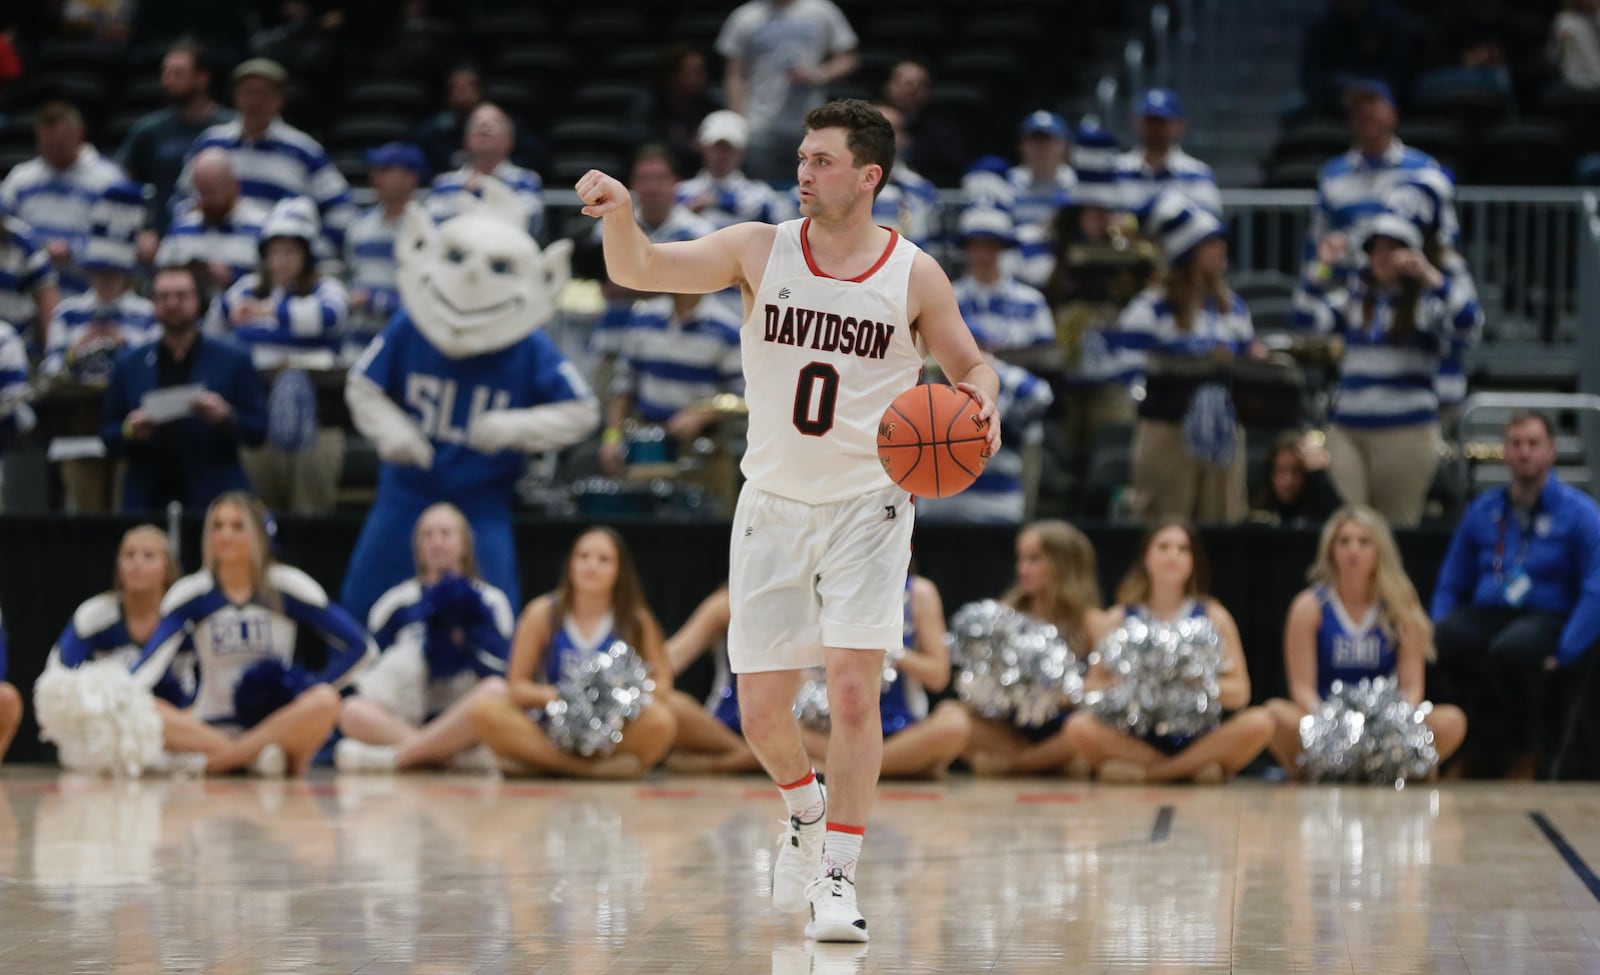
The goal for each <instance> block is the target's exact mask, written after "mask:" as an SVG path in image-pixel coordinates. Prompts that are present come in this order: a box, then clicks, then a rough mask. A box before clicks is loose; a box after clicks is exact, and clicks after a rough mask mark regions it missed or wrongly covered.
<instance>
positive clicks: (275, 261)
mask: <svg viewBox="0 0 1600 975" xmlns="http://www.w3.org/2000/svg"><path fill="white" fill-rule="evenodd" d="M262 260H263V261H264V262H265V263H266V265H267V276H268V277H269V278H271V279H272V283H273V285H275V286H277V287H280V288H283V287H288V286H289V285H290V284H291V283H293V282H294V280H295V279H296V278H298V277H299V276H300V275H301V274H302V273H303V272H304V271H305V269H306V249H305V245H304V244H302V243H301V242H300V241H298V240H294V239H291V238H289V237H274V238H272V239H271V240H269V241H267V252H266V254H265V255H264V256H263V258H262Z"/></svg>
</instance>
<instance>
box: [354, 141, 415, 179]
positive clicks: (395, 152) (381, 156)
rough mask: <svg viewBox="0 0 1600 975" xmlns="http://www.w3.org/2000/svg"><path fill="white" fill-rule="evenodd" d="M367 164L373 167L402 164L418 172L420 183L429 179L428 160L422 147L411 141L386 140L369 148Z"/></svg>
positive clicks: (401, 165)
mask: <svg viewBox="0 0 1600 975" xmlns="http://www.w3.org/2000/svg"><path fill="white" fill-rule="evenodd" d="M367 165H368V166H369V167H371V168H372V169H378V168H380V167H383V166H400V167H403V168H405V169H409V170H411V171H412V172H413V173H416V174H417V182H419V183H420V182H426V181H427V179H428V160H427V159H426V158H425V157H424V156H423V155H422V150H421V149H419V148H417V147H416V146H414V145H412V144H411V143H409V142H385V143H384V144H383V145H381V146H379V147H378V148H376V149H368V150H367Z"/></svg>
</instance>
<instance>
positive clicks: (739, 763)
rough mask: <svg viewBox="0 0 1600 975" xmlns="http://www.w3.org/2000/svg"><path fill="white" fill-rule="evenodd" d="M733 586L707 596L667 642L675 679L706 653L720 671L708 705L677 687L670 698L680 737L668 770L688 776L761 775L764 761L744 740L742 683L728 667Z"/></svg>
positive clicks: (669, 758) (674, 746)
mask: <svg viewBox="0 0 1600 975" xmlns="http://www.w3.org/2000/svg"><path fill="white" fill-rule="evenodd" d="M729 618H730V610H729V608H728V587H727V585H726V584H723V585H722V586H720V587H718V588H717V591H716V592H714V593H712V594H711V595H709V596H707V597H706V598H705V601H704V602H702V603H701V604H700V605H699V606H698V607H696V609H695V611H694V613H693V614H692V615H691V616H690V617H689V621H688V622H687V623H684V624H683V627H682V628H681V629H679V630H678V632H676V633H674V634H672V637H671V639H669V640H667V644H666V653H667V662H668V664H669V665H671V667H672V676H673V678H674V679H676V678H678V677H680V676H682V675H683V672H684V671H686V670H688V669H689V666H690V665H691V664H693V663H694V662H695V661H696V660H698V659H699V658H700V655H701V654H703V653H705V652H706V651H707V650H711V652H712V653H713V655H714V656H713V660H714V663H715V667H716V672H715V676H714V677H713V678H712V681H711V692H710V693H709V694H707V695H706V699H705V701H704V702H701V701H697V700H695V699H694V698H693V697H691V696H690V695H689V694H686V693H684V692H683V691H680V690H677V689H674V690H673V691H672V692H671V693H669V694H667V695H666V696H665V699H666V702H667V706H668V707H670V708H671V709H672V714H673V716H674V717H676V718H677V719H678V734H677V737H676V738H675V739H674V740H673V742H672V752H671V753H670V754H669V755H668V756H667V760H666V765H667V768H669V769H671V770H672V771H674V772H680V773H683V774H687V775H707V774H717V775H736V774H739V773H742V772H759V771H761V761H760V759H758V758H756V753H755V752H753V751H751V750H750V744H749V742H747V741H745V740H744V732H743V730H742V729H741V727H740V724H739V685H738V682H736V681H735V680H734V679H733V670H732V669H731V668H730V667H729V665H728V643H727V636H728V620H729Z"/></svg>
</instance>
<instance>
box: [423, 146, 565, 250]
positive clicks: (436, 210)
mask: <svg viewBox="0 0 1600 975" xmlns="http://www.w3.org/2000/svg"><path fill="white" fill-rule="evenodd" d="M475 174H476V170H474V169H473V168H472V167H471V166H462V167H461V168H460V169H458V170H456V171H455V172H452V173H441V174H440V175H439V176H437V177H435V178H434V181H433V188H432V189H431V190H429V191H428V197H427V200H426V201H425V203H424V205H425V206H426V207H427V208H428V213H429V214H430V215H432V217H433V219H434V220H435V221H436V222H438V223H443V222H445V221H446V220H449V219H450V218H451V217H453V216H455V215H456V214H458V213H460V212H461V196H460V194H462V193H465V192H467V181H468V180H470V179H471V178H472V177H473V176H474V175H475ZM493 175H494V178H495V179H498V180H499V181H500V182H502V183H504V184H506V187H507V188H508V189H510V190H511V192H513V193H515V194H516V196H517V200H518V201H519V202H520V203H521V204H522V209H523V210H524V211H525V212H526V213H527V215H528V233H530V234H532V235H533V239H534V240H542V239H543V235H544V180H542V179H540V178H539V174H538V173H536V172H534V171H533V170H531V169H523V168H522V167H521V166H518V165H516V164H515V163H513V162H511V161H510V160H506V161H505V162H502V163H501V164H500V165H498V166H496V167H495V168H494V174H493Z"/></svg>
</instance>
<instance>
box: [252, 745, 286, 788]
mask: <svg viewBox="0 0 1600 975" xmlns="http://www.w3.org/2000/svg"><path fill="white" fill-rule="evenodd" d="M250 774H251V775H259V776H260V777H261V778H263V779H281V778H283V777H284V776H285V775H288V774H289V756H287V755H285V754H284V753H283V748H282V747H281V746H279V744H278V743H277V742H275V741H272V742H268V743H267V744H266V746H265V747H263V748H262V749H261V751H259V752H257V753H256V758H255V761H253V762H251V763H250Z"/></svg>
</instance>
